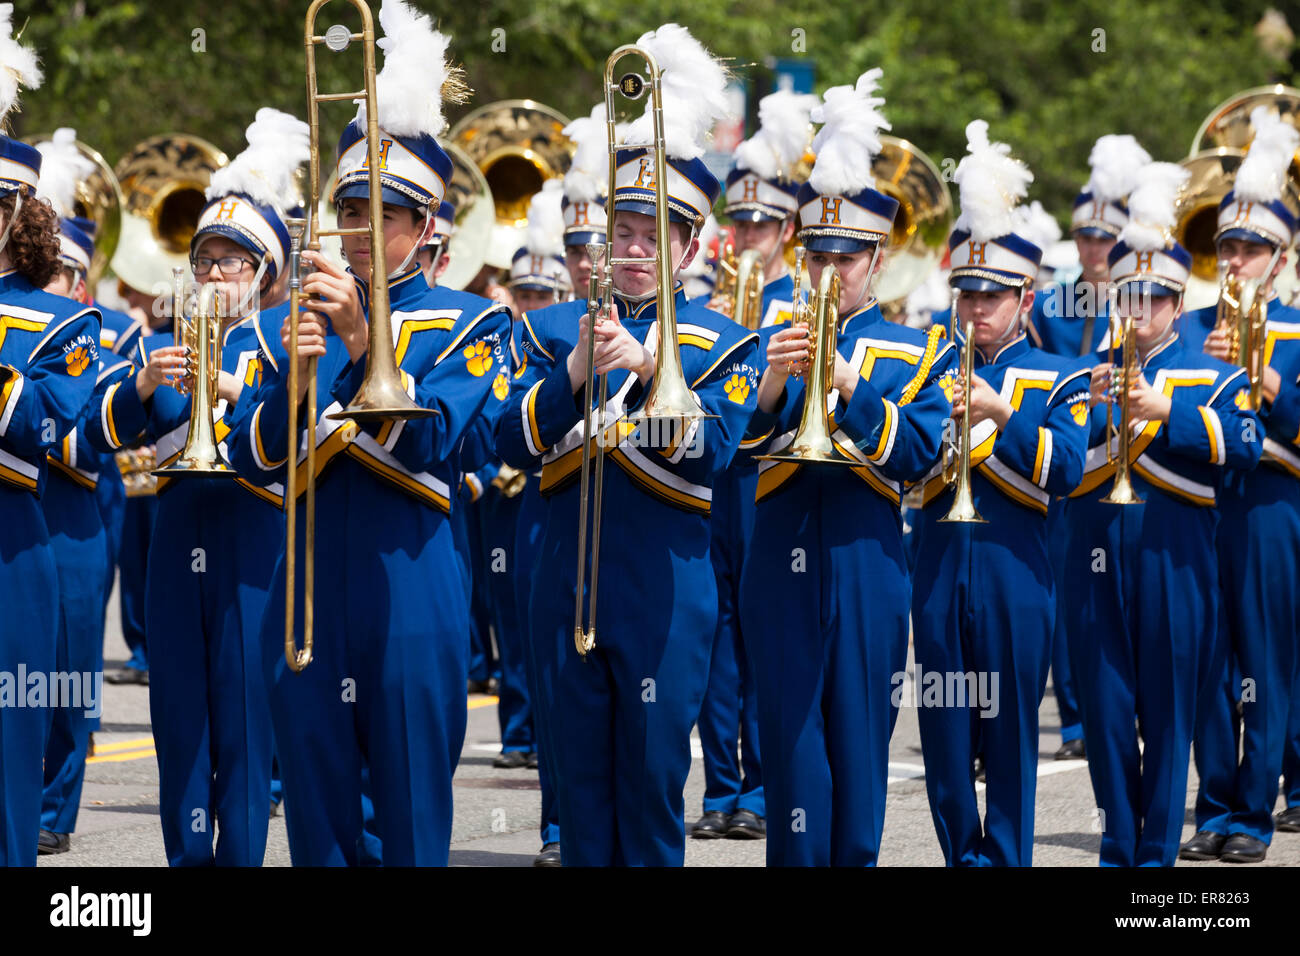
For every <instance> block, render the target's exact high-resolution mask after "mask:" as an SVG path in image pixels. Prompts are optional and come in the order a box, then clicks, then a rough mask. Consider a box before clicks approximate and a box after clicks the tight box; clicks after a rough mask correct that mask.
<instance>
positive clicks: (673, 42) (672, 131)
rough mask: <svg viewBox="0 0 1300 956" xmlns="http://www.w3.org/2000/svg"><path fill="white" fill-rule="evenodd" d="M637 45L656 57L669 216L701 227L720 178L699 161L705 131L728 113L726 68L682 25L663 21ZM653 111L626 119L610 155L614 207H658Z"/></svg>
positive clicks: (647, 211) (646, 209)
mask: <svg viewBox="0 0 1300 956" xmlns="http://www.w3.org/2000/svg"><path fill="white" fill-rule="evenodd" d="M637 46H639V47H641V48H642V49H644V50H646V51H648V52H649V53H650V54H651V55H652V56H653V57H654V58H655V60H656V62H658V64H659V69H660V77H661V81H662V90H661V92H662V99H663V107H664V108H663V113H664V140H665V154H666V155H665V160H666V164H665V165H666V172H667V176H668V182H667V183H665V184H664V185H665V190H666V192H667V194H668V217H669V219H671V220H672V221H674V222H686V223H689V224H690V225H691V226H692V228H694V229H697V230H698V229H699V228H700V227H701V226H703V225H704V220H705V217H707V216H708V214H709V212H710V211H711V210H712V209H713V204H714V203H715V202H717V199H718V195H719V194H720V193H721V191H722V184H721V183H719V182H718V180H717V178H716V177H715V176H714V175H713V174H712V173H711V172H709V168H708V167H707V166H706V165H705V164H704V160H703V158H702V157H703V156H704V152H705V150H704V145H703V142H704V138H705V136H706V135H707V134H708V133H709V131H710V130H711V129H712V128H713V126H714V124H715V123H716V122H717V121H718V120H720V119H722V118H723V117H724V116H726V115H727V112H728V111H727V100H726V95H725V88H726V82H727V72H726V70H725V69H724V68H723V66H722V64H721V63H720V62H718V60H716V59H715V58H714V57H713V56H712V54H710V53H709V52H708V51H707V50H706V49H705V48H704V47H703V46H702V45H701V44H700V42H699V41H698V40H696V39H695V38H694V37H692V36H691V34H690V33H689V31H687V30H686V28H685V27H682V26H679V25H678V24H675V23H668V24H665V25H664V26H662V27H660V28H659V29H658V30H654V31H651V32H650V33H645V34H643V35H642V36H641V38H640V39H638V40H637ZM652 142H653V118H652V115H651V113H650V108H649V106H647V108H646V114H645V115H643V116H641V117H639V118H637V119H636V120H635V121H634V122H633V123H631V124H630V125H629V126H628V130H627V135H626V137H625V147H624V148H623V149H620V150H618V151H617V153H616V154H615V156H614V164H615V172H614V209H615V211H621V212H636V213H641V214H643V215H647V216H653V215H654V214H655V156H654V150H653V148H651V146H650V144H651V143H652Z"/></svg>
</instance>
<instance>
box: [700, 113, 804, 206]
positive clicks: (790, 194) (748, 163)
mask: <svg viewBox="0 0 1300 956" xmlns="http://www.w3.org/2000/svg"><path fill="white" fill-rule="evenodd" d="M819 102H820V101H819V100H818V99H817V97H816V96H813V95H811V94H806V93H793V92H790V91H787V90H780V91H777V92H776V93H771V94H769V95H768V96H765V97H763V98H762V99H761V100H759V102H758V120H759V128H758V132H757V133H755V134H754V135H753V136H752V137H750V138H749V139H747V140H745V141H744V142H743V143H741V144H740V145H739V146H737V147H736V165H735V168H733V169H732V170H731V172H730V173H729V174H728V175H727V187H726V197H727V202H726V206H725V207H724V208H723V210H722V211H723V212H724V213H725V214H726V215H727V216H730V217H731V219H732V220H733V221H741V220H744V221H748V222H765V221H777V222H779V221H782V220H784V219H786V218H788V217H789V216H792V215H794V214H795V213H797V212H798V211H799V202H798V199H799V187H800V185H801V184H800V183H799V182H798V181H797V180H796V178H795V175H794V171H795V167H796V166H797V165H798V164H799V162H800V161H801V160H802V159H803V158H804V153H805V151H806V149H807V146H808V137H809V132H810V131H811V129H812V124H811V121H810V119H809V114H810V113H811V112H812V110H813V109H815V108H816V107H817V105H818V103H819Z"/></svg>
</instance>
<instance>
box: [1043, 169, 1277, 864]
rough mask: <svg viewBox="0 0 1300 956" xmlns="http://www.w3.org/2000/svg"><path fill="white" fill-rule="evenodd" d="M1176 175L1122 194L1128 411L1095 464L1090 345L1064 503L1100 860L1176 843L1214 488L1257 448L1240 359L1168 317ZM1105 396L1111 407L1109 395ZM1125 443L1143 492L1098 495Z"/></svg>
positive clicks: (1101, 392)
mask: <svg viewBox="0 0 1300 956" xmlns="http://www.w3.org/2000/svg"><path fill="white" fill-rule="evenodd" d="M1186 177H1187V172H1186V171H1185V170H1182V169H1180V168H1179V167H1178V166H1175V165H1173V164H1170V163H1153V164H1151V165H1150V166H1148V167H1147V168H1146V169H1144V170H1143V171H1142V173H1141V174H1140V176H1139V181H1138V185H1137V188H1136V189H1135V190H1134V192H1133V194H1132V196H1131V197H1130V199H1129V215H1130V219H1129V222H1128V223H1127V224H1126V225H1125V227H1124V229H1123V231H1122V232H1121V234H1120V240H1119V242H1118V243H1117V244H1116V245H1115V248H1114V249H1112V250H1111V253H1110V267H1111V278H1112V281H1113V282H1114V283H1115V286H1116V293H1115V294H1116V299H1115V309H1116V310H1117V311H1116V316H1117V319H1127V318H1129V317H1132V319H1133V325H1134V330H1135V331H1134V339H1135V342H1136V353H1135V354H1134V355H1132V356H1124V355H1123V352H1124V349H1123V347H1122V346H1123V343H1122V341H1121V342H1120V346H1121V347H1120V348H1118V349H1117V350H1116V360H1117V362H1118V361H1120V360H1121V359H1123V358H1128V359H1129V360H1130V361H1131V362H1132V363H1133V368H1134V378H1133V379H1132V380H1131V381H1130V382H1129V383H1124V382H1120V384H1119V387H1120V388H1124V387H1125V386H1126V385H1127V388H1128V394H1127V396H1126V400H1127V411H1128V421H1127V422H1123V421H1121V423H1120V425H1119V427H1120V428H1125V427H1128V428H1130V429H1131V435H1132V439H1131V442H1130V443H1129V445H1128V446H1127V447H1126V446H1125V445H1124V444H1123V442H1122V441H1121V443H1120V445H1119V447H1120V452H1119V453H1118V454H1117V455H1116V457H1115V462H1114V463H1109V464H1108V461H1107V459H1108V457H1109V455H1108V452H1109V451H1111V450H1113V449H1114V447H1115V444H1116V439H1114V438H1111V437H1110V436H1108V435H1107V434H1106V431H1107V427H1106V414H1105V412H1104V410H1103V408H1102V403H1103V402H1104V401H1106V400H1107V399H1108V398H1109V396H1110V391H1111V386H1110V382H1111V379H1112V367H1111V365H1110V364H1108V363H1106V362H1104V361H1102V359H1104V358H1105V354H1104V353H1100V352H1099V353H1098V364H1097V365H1096V366H1095V367H1094V368H1093V372H1092V389H1091V391H1092V398H1091V401H1092V402H1093V403H1094V407H1093V410H1092V413H1091V425H1090V438H1089V451H1088V457H1087V461H1086V465H1085V470H1084V479H1083V481H1082V483H1081V484H1080V486H1079V487H1078V488H1077V489H1076V490H1075V492H1074V496H1075V500H1074V501H1071V503H1070V516H1071V520H1070V532H1071V534H1070V540H1069V542H1068V543H1067V545H1066V568H1065V570H1066V573H1065V587H1064V597H1065V600H1066V613H1067V614H1068V615H1069V617H1070V619H1071V620H1076V621H1078V622H1079V628H1080V631H1079V633H1080V634H1085V633H1086V634H1087V635H1088V638H1089V639H1088V640H1078V641H1074V642H1072V643H1071V645H1070V654H1071V658H1072V661H1071V662H1072V664H1073V673H1074V676H1075V680H1076V682H1077V687H1078V692H1079V703H1080V705H1081V710H1082V715H1083V726H1084V737H1085V739H1087V741H1088V772H1089V774H1090V775H1091V777H1092V786H1093V792H1094V794H1095V795H1096V800H1097V807H1098V810H1099V819H1098V822H1099V824H1100V826H1101V831H1102V836H1101V864H1102V865H1103V866H1134V865H1137V866H1172V865H1173V862H1174V858H1175V857H1176V856H1177V853H1178V843H1179V837H1180V835H1181V832H1182V825H1183V804H1184V799H1185V795H1186V792H1187V767H1188V756H1189V750H1190V744H1191V738H1192V730H1193V721H1194V719H1195V716H1196V706H1197V696H1198V693H1199V692H1201V690H1202V688H1204V687H1206V686H1207V685H1208V683H1209V680H1210V678H1211V673H1210V669H1211V668H1210V665H1211V659H1212V657H1213V654H1214V645H1215V640H1214V632H1215V627H1216V620H1217V616H1218V611H1219V589H1218V566H1217V562H1216V561H1215V558H1214V549H1213V545H1214V535H1215V528H1216V525H1217V523H1218V512H1217V511H1216V510H1215V499H1216V489H1217V486H1218V484H1219V482H1220V481H1221V475H1222V471H1221V469H1223V468H1224V467H1228V468H1250V467H1252V466H1253V464H1254V463H1255V462H1256V461H1257V460H1258V459H1259V454H1260V443H1259V442H1258V441H1257V440H1251V437H1252V435H1253V432H1254V429H1255V428H1257V427H1258V422H1257V420H1256V418H1255V416H1254V413H1253V412H1251V411H1250V410H1249V407H1248V406H1247V400H1246V395H1245V377H1244V373H1243V372H1242V370H1241V369H1235V368H1232V367H1231V366H1228V365H1226V364H1225V363H1223V362H1219V361H1217V360H1215V359H1212V358H1210V357H1208V356H1205V355H1201V354H1199V353H1196V352H1193V351H1191V350H1189V349H1188V348H1187V347H1186V345H1185V344H1184V343H1183V341H1182V339H1181V338H1180V336H1179V334H1178V332H1177V331H1176V326H1175V324H1174V320H1175V319H1176V318H1177V316H1178V313H1179V310H1180V309H1181V307H1182V294H1183V290H1184V288H1185V286H1186V282H1187V277H1188V271H1189V269H1190V266H1191V256H1190V255H1189V254H1188V252H1187V251H1186V250H1185V249H1183V247H1182V246H1180V245H1179V244H1178V243H1176V242H1174V241H1173V240H1171V239H1169V229H1170V228H1172V226H1173V224H1174V221H1175V217H1174V196H1175V194H1176V192H1177V190H1178V188H1179V186H1180V184H1181V183H1182V182H1183V181H1184V180H1185V179H1186ZM1116 325H1117V329H1118V325H1119V323H1118V322H1117V323H1116ZM1115 334H1116V336H1117V337H1120V338H1122V335H1121V333H1119V332H1118V331H1116V333H1115ZM1119 367H1120V368H1123V367H1124V365H1123V364H1122V363H1121V364H1120V365H1119ZM1109 400H1110V401H1112V402H1113V403H1115V404H1117V405H1119V409H1120V415H1122V413H1123V409H1124V406H1123V405H1122V404H1120V403H1119V401H1118V400H1117V399H1113V398H1109ZM1119 417H1120V416H1119V415H1117V416H1116V418H1117V419H1118V418H1119ZM1121 437H1122V436H1121ZM1108 446H1109V448H1108ZM1125 451H1127V453H1128V454H1127V459H1128V462H1129V463H1130V467H1131V469H1132V474H1133V478H1132V484H1133V487H1134V490H1135V491H1136V492H1137V495H1138V497H1139V498H1141V499H1142V500H1143V501H1144V502H1145V504H1128V505H1117V504H1110V503H1108V502H1105V501H1103V500H1102V492H1105V491H1107V490H1108V488H1109V486H1110V484H1111V483H1110V482H1108V481H1107V479H1109V478H1111V477H1112V476H1113V475H1115V474H1116V470H1117V465H1118V462H1119V461H1120V460H1121V456H1122V455H1123V453H1124V452H1125ZM1139 735H1140V741H1139ZM1139 747H1141V749H1140V750H1139Z"/></svg>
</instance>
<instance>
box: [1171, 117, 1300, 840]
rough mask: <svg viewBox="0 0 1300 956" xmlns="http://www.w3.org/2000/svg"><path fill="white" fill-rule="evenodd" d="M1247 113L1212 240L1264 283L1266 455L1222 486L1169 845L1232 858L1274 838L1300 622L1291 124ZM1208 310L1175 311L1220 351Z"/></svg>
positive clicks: (1190, 335)
mask: <svg viewBox="0 0 1300 956" xmlns="http://www.w3.org/2000/svg"><path fill="white" fill-rule="evenodd" d="M1251 125H1252V127H1253V128H1254V130H1255V138H1254V140H1253V141H1252V143H1251V146H1250V151H1249V152H1248V153H1247V154H1246V158H1245V159H1244V160H1243V161H1242V164H1241V167H1240V168H1239V169H1238V170H1237V176H1236V180H1235V182H1234V185H1233V189H1232V191H1231V192H1230V193H1228V195H1226V196H1225V197H1224V198H1223V201H1222V202H1221V203H1220V204H1219V214H1218V232H1217V234H1216V236H1215V244H1216V248H1217V250H1218V255H1219V258H1220V259H1221V260H1227V261H1228V264H1229V272H1230V273H1231V274H1234V275H1236V276H1238V277H1240V278H1242V279H1246V280H1261V281H1262V282H1263V286H1261V288H1260V291H1259V297H1260V298H1261V299H1263V300H1264V301H1265V302H1266V303H1267V305H1266V308H1267V310H1268V313H1267V318H1268V324H1267V328H1266V331H1265V337H1264V339H1265V340H1264V348H1263V352H1262V353H1261V354H1262V355H1263V357H1264V363H1265V367H1264V368H1263V369H1262V370H1261V374H1262V384H1261V389H1260V395H1261V401H1262V404H1261V407H1260V410H1259V415H1260V419H1261V420H1262V422H1263V424H1264V435H1263V443H1264V444H1263V458H1262V461H1261V467H1259V468H1256V469H1253V470H1250V471H1235V470H1230V471H1228V472H1227V473H1226V475H1225V480H1224V483H1223V488H1222V490H1221V492H1220V494H1219V514H1220V516H1221V520H1222V522H1223V526H1222V527H1223V533H1221V534H1219V536H1218V555H1219V578H1220V581H1221V582H1222V585H1223V605H1224V615H1223V623H1224V628H1223V630H1222V631H1221V633H1220V636H1219V640H1220V644H1221V652H1222V656H1223V662H1222V665H1221V666H1220V668H1219V672H1218V674H1217V675H1216V678H1215V685H1214V688H1213V689H1212V690H1211V691H1209V693H1207V695H1206V699H1205V702H1204V707H1203V708H1202V710H1201V714H1200V716H1199V717H1198V719H1197V728H1196V749H1195V753H1196V771H1197V775H1198V776H1199V778H1200V790H1199V792H1198V794H1197V799H1196V833H1195V835H1194V836H1193V837H1192V838H1191V839H1190V840H1188V841H1187V843H1186V844H1185V845H1184V846H1183V848H1182V851H1181V852H1180V854H1179V856H1180V857H1181V858H1182V859H1185V860H1205V859H1216V858H1217V859H1220V860H1223V861H1225V862H1233V863H1256V862H1259V861H1261V860H1263V859H1264V857H1265V855H1266V854H1267V852H1268V845H1269V843H1270V842H1271V840H1272V836H1273V804H1274V802H1275V801H1276V800H1277V784H1278V775H1279V774H1280V773H1281V770H1282V755H1283V749H1284V745H1285V741H1286V726H1287V714H1288V709H1289V703H1290V693H1291V675H1292V673H1293V672H1294V669H1295V667H1296V655H1297V649H1298V648H1297V643H1296V634H1297V628H1298V627H1300V594H1297V590H1296V584H1297V581H1300V481H1298V480H1297V479H1300V448H1298V447H1297V434H1298V433H1300V390H1297V386H1296V377H1297V374H1300V311H1297V310H1296V309H1293V308H1291V307H1289V306H1285V305H1283V304H1282V302H1281V301H1280V300H1279V299H1278V297H1277V293H1276V292H1274V291H1273V288H1272V282H1273V280H1274V279H1275V278H1276V277H1277V275H1278V274H1279V273H1280V272H1281V270H1282V268H1283V266H1285V264H1286V250H1287V248H1288V247H1289V246H1290V245H1291V240H1292V237H1293V236H1294V234H1295V219H1294V218H1293V217H1292V215H1291V213H1290V211H1288V209H1287V207H1286V205H1285V204H1284V203H1283V202H1282V185H1283V182H1284V180H1285V178H1286V171H1287V167H1288V165H1289V164H1290V162H1291V157H1292V156H1293V155H1294V153H1295V151H1296V147H1297V146H1300V132H1297V131H1296V129H1295V127H1293V126H1292V125H1291V124H1290V123H1288V122H1286V121H1285V120H1282V119H1279V118H1278V116H1277V115H1276V114H1275V113H1271V112H1270V111H1269V110H1268V109H1266V108H1264V107H1257V108H1256V110H1255V111H1254V112H1253V113H1252V114H1251ZM1270 263H1272V264H1273V268H1272V270H1271V271H1269V265H1270ZM1216 311H1217V310H1216V308H1215V307H1214V306H1211V307H1209V308H1206V309H1200V310H1198V311H1196V312H1192V313H1190V314H1188V315H1185V316H1183V318H1182V319H1181V320H1180V325H1181V332H1182V333H1183V334H1184V335H1186V337H1187V339H1188V343H1189V345H1188V347H1189V348H1194V347H1195V346H1194V344H1193V343H1195V342H1197V341H1198V340H1199V339H1201V338H1202V337H1204V349H1205V352H1206V353H1207V354H1209V355H1212V356H1214V357H1215V358H1217V359H1221V360H1224V361H1227V360H1229V354H1228V344H1229V339H1230V337H1231V336H1232V330H1230V329H1223V328H1214V325H1215V319H1216ZM1242 348H1243V349H1244V348H1245V345H1244V343H1243V345H1242ZM1246 358H1247V356H1246V355H1244V354H1243V355H1242V359H1243V360H1245V359H1246ZM1244 681H1248V683H1243V682H1244ZM1239 701H1240V707H1241V711H1240V713H1241V718H1240V723H1238V717H1237V713H1238V710H1237V708H1238V702H1239ZM1239 746H1240V752H1241V757H1240V759H1239V758H1238V756H1237V754H1238V747H1239Z"/></svg>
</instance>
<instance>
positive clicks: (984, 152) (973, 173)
mask: <svg viewBox="0 0 1300 956" xmlns="http://www.w3.org/2000/svg"><path fill="white" fill-rule="evenodd" d="M988 133H989V124H988V123H986V122H985V121H984V120H973V121H972V122H971V123H969V124H968V125H967V126H966V148H967V154H966V156H965V157H963V159H962V161H961V163H960V164H959V165H958V166H957V172H956V174H955V177H954V178H955V179H956V182H957V186H958V188H959V190H960V195H961V217H960V218H959V219H958V220H957V224H956V227H955V228H954V230H953V233H952V235H951V236H949V237H948V250H949V262H950V264H951V271H950V272H949V274H948V284H949V285H950V286H952V287H953V288H954V289H959V290H962V291H965V292H994V291H998V290H1000V289H1024V288H1028V287H1030V286H1032V285H1033V283H1034V279H1035V278H1037V276H1038V266H1039V263H1040V262H1041V261H1042V258H1043V250H1042V249H1041V248H1039V247H1038V246H1037V245H1036V244H1034V243H1033V242H1031V241H1030V240H1029V239H1028V238H1026V237H1025V236H1024V235H1023V234H1022V232H1023V229H1024V224H1025V222H1026V219H1025V215H1024V214H1023V213H1020V212H1019V211H1018V210H1017V207H1016V204H1017V202H1018V201H1019V200H1021V199H1024V198H1025V195H1026V193H1027V192H1028V190H1029V184H1030V183H1031V182H1033V181H1034V174H1033V173H1031V172H1030V171H1029V167H1027V166H1026V165H1025V164H1024V163H1022V162H1021V161H1020V160H1018V159H1015V158H1013V157H1012V156H1011V149H1010V147H1008V146H1007V145H1006V144H1005V143H993V142H990V141H989V135H988Z"/></svg>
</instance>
